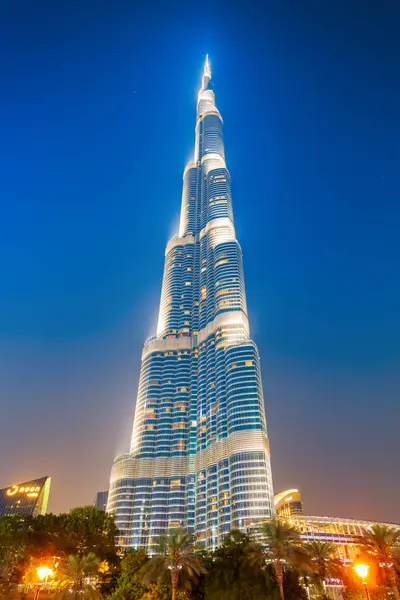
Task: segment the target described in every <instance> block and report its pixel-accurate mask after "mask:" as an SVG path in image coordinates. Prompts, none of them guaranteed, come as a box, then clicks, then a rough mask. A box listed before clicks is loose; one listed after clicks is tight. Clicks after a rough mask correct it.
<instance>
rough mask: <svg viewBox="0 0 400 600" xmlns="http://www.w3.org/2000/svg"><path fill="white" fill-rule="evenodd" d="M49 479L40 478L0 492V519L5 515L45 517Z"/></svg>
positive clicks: (11, 486)
mask: <svg viewBox="0 0 400 600" xmlns="http://www.w3.org/2000/svg"><path fill="white" fill-rule="evenodd" d="M50 485H51V477H40V478H39V479H32V480H31V481H25V482H24V483H18V484H15V485H10V486H9V487H6V488H3V489H2V490H0V517H4V516H6V515H33V516H34V517H37V516H38V515H45V514H46V511H47V505H48V502H49V494H50Z"/></svg>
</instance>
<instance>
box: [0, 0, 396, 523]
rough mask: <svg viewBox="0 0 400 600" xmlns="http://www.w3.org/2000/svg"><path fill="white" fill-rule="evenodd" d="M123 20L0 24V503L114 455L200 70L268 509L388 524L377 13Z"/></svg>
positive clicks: (383, 93) (205, 11)
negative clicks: (220, 156) (221, 183)
mask: <svg viewBox="0 0 400 600" xmlns="http://www.w3.org/2000/svg"><path fill="white" fill-rule="evenodd" d="M136 4H137V3H135V2H131V1H130V0H126V1H122V0H115V1H114V2H107V1H105V0H98V1H97V2H94V0H93V1H92V0H80V1H79V2H77V1H75V2H74V1H68V2H67V1H59V2H53V1H48V2H41V1H40V0H39V1H38V2H35V3H33V2H30V1H27V0H26V1H22V0H20V1H18V0H8V1H7V0H3V2H1V4H0V81H1V93H0V128H1V146H0V170H1V172H0V201H1V209H2V211H1V213H2V218H1V221H0V228H1V231H0V256H1V263H2V269H1V279H0V398H1V405H2V410H1V421H0V487H3V484H4V485H7V484H9V483H13V482H14V481H22V480H27V479H29V478H31V477H37V476H41V475H44V474H50V475H52V476H53V478H54V480H53V491H52V496H51V506H50V508H51V509H52V510H54V511H59V510H63V509H67V508H69V507H71V506H73V505H77V504H81V503H88V502H90V501H92V499H93V497H94V495H95V493H96V491H98V490H100V489H104V488H106V487H107V482H108V476H109V470H110V467H111V463H112V460H113V457H114V455H115V453H116V452H119V451H122V450H125V449H126V448H127V444H128V440H129V436H130V430H131V425H132V411H133V407H134V402H135V395H136V386H137V377H138V372H139V368H140V354H141V349H142V345H143V341H144V339H145V338H146V337H147V336H148V335H149V334H151V333H153V332H154V328H155V323H156V316H157V308H158V300H159V294H160V284H161V277H162V269H163V255H164V249H165V244H166V242H167V240H168V238H169V237H170V236H171V235H172V234H173V233H175V231H176V228H177V222H178V216H179V209H180V195H181V178H182V172H183V168H184V165H185V163H186V161H187V160H188V159H189V158H190V156H191V152H192V146H193V140H194V124H195V101H196V91H197V89H198V86H199V83H200V76H201V69H202V63H203V60H204V55H205V54H206V52H208V53H209V54H210V59H211V63H212V68H213V78H214V82H215V91H216V97H217V103H218V106H219V108H220V110H221V112H222V114H223V116H224V120H225V133H226V152H227V160H228V165H229V168H230V171H231V175H232V179H233V200H234V212H235V219H236V228H237V233H238V237H239V240H240V242H241V245H242V248H243V254H244V266H245V275H246V284H247V296H248V304H249V309H250V319H251V325H252V333H253V337H254V338H255V340H256V342H257V343H258V345H259V349H260V354H261V358H262V369H263V378H264V388H265V398H266V405H267V409H268V418H269V432H270V436H271V443H272V452H273V455H272V459H273V462H272V466H273V472H274V480H275V487H276V490H277V491H279V490H281V489H282V488H284V487H289V486H299V487H300V488H301V489H302V492H303V495H304V500H305V506H306V510H307V511H308V512H310V513H313V514H330V515H342V516H356V515H357V516H360V517H364V518H371V519H381V520H385V519H386V520H393V521H396V520H397V521H399V520H400V509H399V506H400V480H399V477H398V459H399V455H400V436H399V419H400V406H399V404H400V403H399V399H400V241H399V239H400V236H399V228H400V200H399V198H400V108H399V107H400V70H399V64H400V37H399V31H400V8H399V5H398V2H397V1H396V0H381V1H380V2H376V1H372V0H369V1H368V0H359V1H358V0H350V1H349V0H343V1H342V0H326V1H325V2H321V1H312V0H304V1H303V2H299V1H298V0H291V1H289V0H276V1H268V0H265V1H260V2H259V3H257V2H254V1H253V0H248V1H246V2H242V3H241V6H240V4H239V3H238V4H239V7H238V8H234V6H233V4H234V3H232V2H229V3H218V2H209V3H205V2H198V3H196V2H192V3H189V2H185V3H182V4H180V3H164V2H163V3H160V4H157V3H154V2H146V3H143V4H142V5H141V6H136ZM167 5H168V7H167Z"/></svg>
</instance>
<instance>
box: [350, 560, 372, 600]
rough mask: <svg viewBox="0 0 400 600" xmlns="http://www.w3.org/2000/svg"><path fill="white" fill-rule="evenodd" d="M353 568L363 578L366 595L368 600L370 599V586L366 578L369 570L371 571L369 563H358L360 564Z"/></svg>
mask: <svg viewBox="0 0 400 600" xmlns="http://www.w3.org/2000/svg"><path fill="white" fill-rule="evenodd" d="M353 569H354V570H355V572H356V573H357V575H358V576H359V577H360V578H361V581H362V584H363V586H364V589H365V595H366V597H367V600H369V591H368V586H367V582H366V579H367V576H368V571H369V565H362V564H358V565H354V567H353Z"/></svg>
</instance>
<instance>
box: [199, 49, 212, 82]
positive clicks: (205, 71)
mask: <svg viewBox="0 0 400 600" xmlns="http://www.w3.org/2000/svg"><path fill="white" fill-rule="evenodd" d="M210 79H211V68H210V61H209V60H208V54H206V60H205V62H204V69H203V80H202V85H201V89H202V90H206V89H207V85H208V82H209V81H210Z"/></svg>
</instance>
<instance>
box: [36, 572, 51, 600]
mask: <svg viewBox="0 0 400 600" xmlns="http://www.w3.org/2000/svg"><path fill="white" fill-rule="evenodd" d="M36 572H37V575H38V577H39V579H40V583H39V585H38V587H37V590H36V594H35V600H38V598H39V594H40V590H41V589H42V584H43V582H44V583H47V580H48V578H49V577H51V576H52V575H53V569H49V567H38V568H37V569H36Z"/></svg>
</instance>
